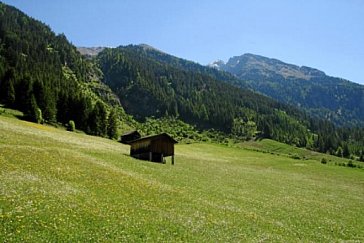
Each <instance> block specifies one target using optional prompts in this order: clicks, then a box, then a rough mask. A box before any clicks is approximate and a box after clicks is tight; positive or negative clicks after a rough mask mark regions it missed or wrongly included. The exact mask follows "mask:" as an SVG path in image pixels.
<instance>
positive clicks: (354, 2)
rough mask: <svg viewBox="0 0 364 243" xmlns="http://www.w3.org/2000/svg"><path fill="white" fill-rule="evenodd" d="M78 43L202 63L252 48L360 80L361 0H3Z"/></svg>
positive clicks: (363, 70)
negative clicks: (150, 50) (143, 49)
mask: <svg viewBox="0 0 364 243" xmlns="http://www.w3.org/2000/svg"><path fill="white" fill-rule="evenodd" d="M3 2H4V3H7V4H10V5H13V6H15V7H17V8H19V9H20V10H22V11H23V12H25V13H26V14H28V15H30V16H32V17H34V18H36V19H38V20H41V21H42V22H45V23H46V24H48V25H49V26H50V27H51V28H52V29H53V30H54V31H55V32H56V33H64V34H66V36H67V38H68V39H69V40H70V41H71V42H72V43H73V44H75V45H77V46H109V47H115V46H118V45H127V44H140V43H146V44H149V45H152V46H154V47H156V48H158V49H160V50H163V51H165V52H167V53H170V54H172V55H175V56H178V57H182V58H186V59H188V60H192V61H195V62H198V63H201V64H207V63H209V62H212V61H214V60H216V59H221V60H224V61H227V60H228V58H229V57H232V56H237V55H241V54H243V53H254V54H259V55H263V56H267V57H272V58H277V59H280V60H282V61H284V62H288V63H293V64H296V65H305V66H310V67H314V68H318V69H320V70H322V71H324V72H326V74H328V75H331V76H337V77H342V78H346V79H349V80H351V81H354V82H357V83H362V84H364V1H363V0H257V1H244V0H226V1H222V0H209V1H207V0H194V1H193V0H174V1H171V0H169V1H168V0H153V1H150V0H149V1H148V0H139V1H138V0H51V1H50V0H5V1H3Z"/></svg>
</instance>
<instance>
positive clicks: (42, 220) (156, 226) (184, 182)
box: [0, 116, 364, 242]
mask: <svg viewBox="0 0 364 243" xmlns="http://www.w3.org/2000/svg"><path fill="white" fill-rule="evenodd" d="M128 150H129V148H128V147H127V146H125V145H122V144H119V143H117V142H114V141H111V140H106V139H102V138H97V137H91V136H86V135H83V134H76V133H70V132H66V131H61V130H58V129H55V128H52V127H47V126H42V125H37V124H33V123H28V122H24V121H19V120H16V119H14V118H9V117H4V116H0V168H1V170H0V241H2V242H3V241H15V240H16V241H21V240H26V241H33V242H39V241H73V242H74V241H90V240H91V241H107V240H110V241H122V240H123V241H131V240H133V241H136V240H143V241H156V240H159V241H161V240H163V241H246V240H248V241H262V240H269V241H272V240H273V241H298V240H301V241H302V240H303V241H327V242H332V241H336V240H357V241H364V232H363V231H362V229H363V228H364V220H363V219H364V210H363V202H364V171H363V170H362V169H352V168H346V167H340V166H334V165H322V164H320V163H319V162H317V161H314V160H293V159H291V158H289V157H287V156H277V155H272V154H270V153H261V152H256V151H249V150H244V149H239V148H228V147H225V146H219V145H211V144H194V145H177V147H176V153H177V155H176V164H175V166H171V165H170V164H169V163H167V164H165V165H163V164H156V163H150V162H143V161H138V160H134V159H131V158H130V157H129V156H128V155H127V154H128Z"/></svg>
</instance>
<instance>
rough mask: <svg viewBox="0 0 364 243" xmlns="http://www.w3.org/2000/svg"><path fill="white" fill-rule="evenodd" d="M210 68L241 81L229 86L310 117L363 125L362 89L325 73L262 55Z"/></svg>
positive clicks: (243, 57)
mask: <svg viewBox="0 0 364 243" xmlns="http://www.w3.org/2000/svg"><path fill="white" fill-rule="evenodd" d="M212 66H214V67H216V68H218V69H220V70H224V71H227V72H230V73H231V74H233V75H235V76H236V77H237V78H239V79H240V80H236V79H230V80H228V81H229V82H230V83H232V84H234V85H236V86H238V87H241V88H246V87H249V88H251V89H253V90H256V91H258V92H260V93H262V94H265V95H267V96H269V97H272V98H274V99H276V100H278V101H281V102H284V103H287V104H292V105H295V106H299V107H302V108H304V109H305V110H306V111H308V112H309V113H310V114H311V115H312V116H316V117H319V118H324V119H327V120H329V121H332V122H334V123H335V124H337V125H340V126H364V86H363V85H360V84H356V83H353V82H350V81H348V80H345V79H341V78H335V77H330V76H327V75H326V74H325V73H324V72H322V71H320V70H317V69H314V68H310V67H305V66H302V67H299V66H296V65H292V64H288V63H284V62H282V61H279V60H276V59H272V58H267V57H263V56H258V55H253V54H244V55H242V56H236V57H232V58H230V59H229V61H228V62H227V63H226V64H225V63H223V62H221V61H219V62H216V63H214V64H213V65H212Z"/></svg>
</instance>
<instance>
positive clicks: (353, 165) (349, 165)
mask: <svg viewBox="0 0 364 243" xmlns="http://www.w3.org/2000/svg"><path fill="white" fill-rule="evenodd" d="M346 166H347V167H352V168H355V167H356V165H355V164H353V161H351V160H349V162H348V163H347V164H346Z"/></svg>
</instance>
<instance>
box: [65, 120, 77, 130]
mask: <svg viewBox="0 0 364 243" xmlns="http://www.w3.org/2000/svg"><path fill="white" fill-rule="evenodd" d="M67 130H68V131H71V132H74V131H75V130H76V124H75V122H74V121H73V120H70V121H69V122H68V126H67Z"/></svg>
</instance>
